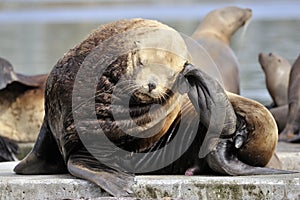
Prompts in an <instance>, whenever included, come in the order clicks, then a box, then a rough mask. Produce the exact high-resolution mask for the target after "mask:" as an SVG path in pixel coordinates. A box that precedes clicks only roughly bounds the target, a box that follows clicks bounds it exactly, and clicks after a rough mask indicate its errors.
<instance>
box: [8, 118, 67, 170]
mask: <svg viewBox="0 0 300 200" xmlns="http://www.w3.org/2000/svg"><path fill="white" fill-rule="evenodd" d="M14 171H15V172H16V173H17V174H61V173H67V169H66V165H65V163H64V160H63V158H62V156H61V153H60V151H59V149H58V146H57V144H56V142H55V139H54V137H53V135H52V133H51V131H50V129H49V128H48V125H47V119H46V118H44V122H43V125H42V127H41V130H40V133H39V135H38V138H37V140H36V143H35V145H34V147H33V149H32V151H31V152H30V153H29V154H28V155H27V156H26V157H25V158H24V159H23V160H22V161H21V162H20V163H19V164H18V165H17V166H16V167H15V168H14Z"/></svg>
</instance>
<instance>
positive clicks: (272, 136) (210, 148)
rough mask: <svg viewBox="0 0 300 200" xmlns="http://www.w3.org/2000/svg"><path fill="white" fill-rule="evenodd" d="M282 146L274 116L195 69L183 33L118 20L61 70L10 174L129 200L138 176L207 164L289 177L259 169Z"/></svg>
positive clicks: (70, 55) (59, 64) (86, 43)
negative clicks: (80, 183) (52, 178)
mask: <svg viewBox="0 0 300 200" xmlns="http://www.w3.org/2000/svg"><path fill="white" fill-rule="evenodd" d="M162 41H163V42H162ZM185 93H187V94H188V95H186V94H185ZM231 102H232V103H231ZM252 106H253V107H254V108H253V107H252ZM258 133H259V134H258ZM252 139H254V140H258V141H257V142H255V141H252ZM260 140H262V141H260ZM276 142H277V128H276V124H275V121H274V119H273V117H272V116H271V114H270V113H269V112H268V110H266V109H265V108H264V107H263V106H260V104H258V103H256V102H254V101H252V100H248V99H246V98H243V97H240V96H236V95H233V94H231V93H228V96H227V94H226V93H225V91H224V89H223V88H222V87H221V85H220V84H219V83H218V82H217V81H216V80H215V79H213V78H211V77H210V76H208V75H207V74H206V73H204V72H202V70H200V68H199V67H196V66H194V65H192V64H191V63H190V58H189V55H188V51H187V47H186V45H185V42H184V40H183V39H182V37H181V36H180V34H179V33H178V32H177V31H175V30H174V29H172V28H170V27H168V26H167V25H164V24H161V23H159V22H157V21H153V20H143V19H132V20H120V21H116V22H112V23H109V24H107V25H104V26H101V27H100V28H98V29H97V30H95V31H93V32H92V33H91V34H90V35H89V36H88V37H87V38H86V39H85V40H84V41H83V42H81V43H80V44H79V45H77V46H76V47H74V48H73V49H71V50H70V51H68V52H67V53H66V54H65V55H64V57H63V58H61V59H60V60H59V61H58V62H57V64H56V66H55V67H54V68H53V70H52V72H51V73H50V75H49V77H48V80H47V84H46V91H45V118H44V122H43V125H42V128H41V130H40V133H39V136H38V139H37V142H36V143H35V146H34V148H33V150H32V152H31V153H30V154H29V155H28V156H27V157H26V158H25V159H24V160H22V161H21V162H20V163H19V164H18V165H17V166H16V167H15V169H14V170H15V172H16V173H19V174H51V173H63V172H66V171H68V172H70V173H71V174H72V175H74V176H76V177H79V178H83V179H86V180H90V181H92V182H94V183H96V184H97V185H99V186H100V187H101V188H103V189H105V190H106V191H107V192H109V193H110V194H112V195H114V196H123V195H128V194H130V193H131V189H130V186H131V184H132V183H133V181H134V174H184V173H187V172H191V173H189V174H190V175H191V174H196V173H199V172H201V170H202V169H203V168H202V167H203V164H206V162H207V164H208V166H209V168H211V169H212V170H213V171H214V172H217V173H222V174H230V175H247V174H272V173H284V172H285V171H280V170H274V169H269V168H264V167H263V166H265V165H266V163H267V162H268V161H269V160H270V158H271V156H272V154H273V153H274V149H275V147H276ZM261 143H263V144H264V145H261ZM265 143H267V145H265ZM252 145H253V147H251V146H252ZM253 149H254V154H252V150H253ZM200 154H201V155H200ZM255 154H256V155H255ZM242 159H243V160H244V162H242V161H241V160H242ZM245 162H247V163H248V164H246V163H245ZM253 164H254V165H255V167H254V166H251V165H253Z"/></svg>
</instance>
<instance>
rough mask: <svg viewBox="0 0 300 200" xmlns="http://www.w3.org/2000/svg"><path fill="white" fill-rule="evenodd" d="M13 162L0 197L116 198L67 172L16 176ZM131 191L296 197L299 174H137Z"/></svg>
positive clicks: (144, 195) (5, 169)
mask: <svg viewBox="0 0 300 200" xmlns="http://www.w3.org/2000/svg"><path fill="white" fill-rule="evenodd" d="M16 164H17V162H9V163H1V164H0V177H1V179H0V199H66V198H68V199H116V198H107V197H108V194H107V193H105V192H103V191H102V190H101V189H100V188H99V187H97V186H96V185H95V184H93V183H90V182H88V181H85V180H81V179H76V178H74V177H72V176H70V175H34V176H23V175H16V174H14V173H13V172H12V169H13V167H14V166H15V165H16ZM133 190H134V192H135V194H136V196H137V197H139V198H141V199H151V198H159V199H160V198H163V197H172V198H176V199H227V200H228V199H240V198H241V197H243V199H275V200H276V199H300V173H296V174H288V175H268V176H240V177H230V176H193V177H187V176H137V177H136V184H135V185H134V187H133ZM104 197H105V198H104ZM121 199H130V198H121ZM132 199H135V198H132Z"/></svg>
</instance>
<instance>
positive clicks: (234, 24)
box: [192, 7, 252, 94]
mask: <svg viewBox="0 0 300 200" xmlns="http://www.w3.org/2000/svg"><path fill="white" fill-rule="evenodd" d="M251 16H252V12H251V10H250V9H242V8H238V7H225V8H220V9H217V10H214V11H211V12H210V13H208V14H207V15H206V16H205V18H204V19H203V20H202V21H201V23H200V25H199V26H198V28H197V29H196V30H195V32H194V33H193V35H192V38H193V39H195V40H196V41H197V42H198V43H199V44H200V45H201V46H202V47H204V49H205V50H206V51H207V53H208V54H209V56H210V57H211V58H212V60H213V61H214V62H215V64H216V65H217V67H218V69H219V71H220V74H221V78H222V80H219V81H220V83H223V85H224V88H225V89H226V90H227V91H229V92H232V93H236V94H239V92H240V87H239V70H238V66H239V62H238V59H237V57H236V55H235V53H234V52H233V50H232V49H231V47H230V41H231V37H232V35H233V34H234V33H235V32H236V31H237V30H238V29H239V28H240V27H242V26H243V25H244V24H245V23H246V22H247V21H248V20H249V19H250V18H251ZM197 65H199V66H205V63H204V64H203V65H202V64H200V63H197ZM208 70H209V69H208Z"/></svg>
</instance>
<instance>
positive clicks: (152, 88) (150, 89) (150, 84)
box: [148, 82, 156, 92]
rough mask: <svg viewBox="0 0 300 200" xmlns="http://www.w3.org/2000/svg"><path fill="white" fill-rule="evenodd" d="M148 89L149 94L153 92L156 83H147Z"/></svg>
mask: <svg viewBox="0 0 300 200" xmlns="http://www.w3.org/2000/svg"><path fill="white" fill-rule="evenodd" d="M148 88H149V92H151V91H152V90H154V89H155V88H156V83H154V82H149V83H148Z"/></svg>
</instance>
